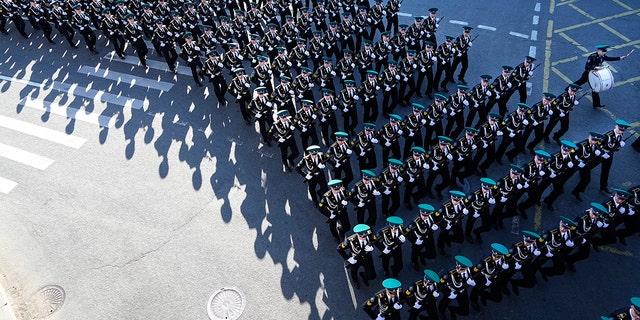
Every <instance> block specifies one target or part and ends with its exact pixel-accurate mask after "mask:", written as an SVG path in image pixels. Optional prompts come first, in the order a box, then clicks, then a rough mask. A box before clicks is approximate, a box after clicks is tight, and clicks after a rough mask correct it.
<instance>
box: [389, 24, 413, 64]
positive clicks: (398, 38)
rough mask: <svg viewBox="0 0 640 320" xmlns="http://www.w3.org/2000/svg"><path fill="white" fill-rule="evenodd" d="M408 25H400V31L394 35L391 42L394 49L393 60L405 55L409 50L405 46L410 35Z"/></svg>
mask: <svg viewBox="0 0 640 320" xmlns="http://www.w3.org/2000/svg"><path fill="white" fill-rule="evenodd" d="M407 27H408V26H407V25H406V24H401V25H400V32H396V33H394V35H393V39H391V43H392V44H393V51H392V52H391V54H392V55H393V60H398V59H400V57H403V58H404V57H405V56H406V54H407V51H406V50H405V47H406V46H407V44H408V42H409V35H408V34H407Z"/></svg>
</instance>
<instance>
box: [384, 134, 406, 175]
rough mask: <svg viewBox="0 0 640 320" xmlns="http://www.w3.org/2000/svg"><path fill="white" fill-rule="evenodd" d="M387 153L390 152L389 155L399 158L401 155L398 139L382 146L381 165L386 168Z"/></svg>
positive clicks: (387, 163)
mask: <svg viewBox="0 0 640 320" xmlns="http://www.w3.org/2000/svg"><path fill="white" fill-rule="evenodd" d="M389 153H391V157H393V158H394V159H400V157H401V156H402V155H401V154H400V142H398V139H396V140H395V141H393V142H391V145H390V146H388V147H387V146H385V145H383V146H382V167H383V168H386V167H387V166H388V165H389Z"/></svg>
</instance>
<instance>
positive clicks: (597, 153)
mask: <svg viewBox="0 0 640 320" xmlns="http://www.w3.org/2000/svg"><path fill="white" fill-rule="evenodd" d="M593 153H595V155H596V156H599V155H600V154H602V152H600V150H598V149H596V151H594V152H593Z"/></svg>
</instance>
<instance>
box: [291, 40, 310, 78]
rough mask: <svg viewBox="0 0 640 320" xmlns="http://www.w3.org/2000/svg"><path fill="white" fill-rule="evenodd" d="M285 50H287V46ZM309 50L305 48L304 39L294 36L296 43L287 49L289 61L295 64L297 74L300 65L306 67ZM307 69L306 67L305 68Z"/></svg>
mask: <svg viewBox="0 0 640 320" xmlns="http://www.w3.org/2000/svg"><path fill="white" fill-rule="evenodd" d="M287 50H289V49H288V48H287ZM309 56H310V52H309V50H307V45H306V40H305V39H303V38H296V45H295V46H294V47H292V48H291V49H290V50H289V61H291V63H292V64H293V65H294V66H295V67H294V68H295V70H296V73H297V74H298V75H299V74H300V70H301V69H302V67H305V68H306V67H307V61H308V60H309ZM307 69H308V68H307Z"/></svg>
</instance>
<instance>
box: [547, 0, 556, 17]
mask: <svg viewBox="0 0 640 320" xmlns="http://www.w3.org/2000/svg"><path fill="white" fill-rule="evenodd" d="M555 8H556V1H555V0H551V2H550V3H549V13H551V14H553V11H554V10H555Z"/></svg>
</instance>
